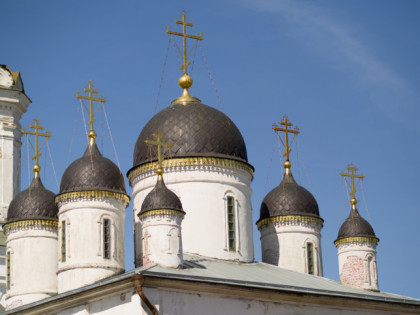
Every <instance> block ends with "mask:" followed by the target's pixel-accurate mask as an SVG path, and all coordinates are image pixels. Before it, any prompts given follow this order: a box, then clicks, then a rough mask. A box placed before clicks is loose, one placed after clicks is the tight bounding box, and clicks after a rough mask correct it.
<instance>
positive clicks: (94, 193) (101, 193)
mask: <svg viewBox="0 0 420 315" xmlns="http://www.w3.org/2000/svg"><path fill="white" fill-rule="evenodd" d="M86 197H90V198H114V199H118V200H122V201H125V202H126V203H129V202H130V197H128V196H127V195H126V194H122V193H117V192H112V191H106V190H86V191H74V192H68V193H64V194H61V195H58V196H57V197H55V203H59V202H62V201H66V200H70V199H75V198H86Z"/></svg>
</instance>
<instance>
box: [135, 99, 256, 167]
mask: <svg viewBox="0 0 420 315" xmlns="http://www.w3.org/2000/svg"><path fill="white" fill-rule="evenodd" d="M158 129H159V130H160V131H161V132H162V133H163V134H165V135H166V139H167V140H168V141H170V142H172V143H173V146H172V148H171V149H170V150H169V152H168V155H169V156H171V157H173V158H179V157H194V156H200V157H216V158H228V159H233V160H238V161H242V162H245V163H246V162H248V156H247V151H246V146H245V141H244V139H243V137H242V135H241V133H240V131H239V129H238V127H236V125H235V124H234V123H233V122H232V120H230V119H229V117H227V116H226V115H225V114H223V113H222V112H220V111H218V110H216V109H214V108H212V107H210V106H207V105H204V104H202V103H201V102H200V101H199V100H198V99H197V101H194V102H188V103H173V104H172V105H171V106H169V107H167V108H165V109H163V110H162V111H160V112H159V113H158V114H156V115H155V116H154V117H153V118H152V119H151V120H150V121H149V122H148V123H147V124H146V126H145V127H144V128H143V130H142V132H141V133H140V136H139V137H138V139H137V143H136V146H135V149H134V156H133V168H134V167H136V166H139V165H142V164H145V163H148V162H151V161H152V159H151V157H150V150H149V148H148V145H147V144H146V143H145V140H147V139H151V138H152V135H153V133H154V132H155V131H156V130H158ZM129 172H130V171H129Z"/></svg>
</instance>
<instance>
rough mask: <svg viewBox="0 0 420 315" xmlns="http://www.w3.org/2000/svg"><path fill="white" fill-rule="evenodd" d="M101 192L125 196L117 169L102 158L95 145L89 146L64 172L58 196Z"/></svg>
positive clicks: (122, 179)
mask: <svg viewBox="0 0 420 315" xmlns="http://www.w3.org/2000/svg"><path fill="white" fill-rule="evenodd" d="M86 190H103V191H112V192H116V193H122V194H126V191H125V183H124V177H123V175H122V174H121V172H120V170H119V169H118V167H117V166H116V165H115V164H114V163H113V162H112V161H111V160H109V159H107V158H105V157H103V156H102V154H101V152H99V149H98V147H97V146H96V144H95V143H94V144H90V145H89V146H88V147H87V149H86V151H85V153H84V154H83V156H82V157H81V158H79V159H77V160H76V161H74V162H73V163H71V164H70V166H69V167H68V168H67V169H66V170H65V172H64V174H63V177H62V179H61V185H60V194H64V193H68V192H74V191H86Z"/></svg>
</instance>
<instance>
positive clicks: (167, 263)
mask: <svg viewBox="0 0 420 315" xmlns="http://www.w3.org/2000/svg"><path fill="white" fill-rule="evenodd" d="M140 221H141V223H142V231H143V232H142V233H143V234H142V235H138V236H140V237H141V239H140V240H137V241H138V242H142V244H143V246H142V250H143V253H141V255H142V257H143V266H144V267H148V266H151V265H154V264H159V265H162V266H164V267H172V268H178V267H179V266H181V265H182V261H183V258H182V234H181V221H182V218H181V217H180V216H178V215H166V214H165V215H148V216H146V217H143V218H142V219H141V220H140Z"/></svg>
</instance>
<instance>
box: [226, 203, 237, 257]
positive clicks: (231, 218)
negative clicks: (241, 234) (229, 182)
mask: <svg viewBox="0 0 420 315" xmlns="http://www.w3.org/2000/svg"><path fill="white" fill-rule="evenodd" d="M226 201H227V225H228V246H229V251H236V218H235V198H233V197H232V196H227V198H226Z"/></svg>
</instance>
